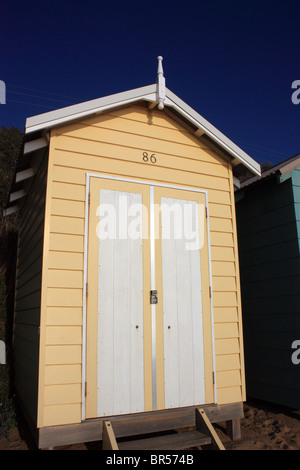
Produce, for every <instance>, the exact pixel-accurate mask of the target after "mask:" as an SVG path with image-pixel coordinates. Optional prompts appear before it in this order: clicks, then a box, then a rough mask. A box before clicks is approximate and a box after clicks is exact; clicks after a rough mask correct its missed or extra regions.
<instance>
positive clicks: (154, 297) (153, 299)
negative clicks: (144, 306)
mask: <svg viewBox="0 0 300 470" xmlns="http://www.w3.org/2000/svg"><path fill="white" fill-rule="evenodd" d="M157 303H158V297H157V290H151V291H150V304H152V305H153V304H157Z"/></svg>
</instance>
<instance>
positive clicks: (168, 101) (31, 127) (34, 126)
mask: <svg viewBox="0 0 300 470" xmlns="http://www.w3.org/2000/svg"><path fill="white" fill-rule="evenodd" d="M137 101H149V102H150V103H151V105H150V107H151V108H153V107H154V106H156V104H158V95H157V84H154V85H148V86H145V87H141V88H136V89H134V90H129V91H125V92H122V93H117V94H115V95H109V96H106V97H104V98H98V99H96V100H92V101H86V102H84V103H80V104H76V105H73V106H68V107H66V108H62V109H58V110H55V111H50V112H49V113H44V114H40V115H38V116H33V117H31V118H28V119H27V120H26V128H25V133H26V134H27V135H28V134H30V133H32V132H36V131H41V130H45V129H50V128H52V127H54V126H58V125H62V124H66V123H69V122H72V121H74V120H77V119H82V118H84V117H88V116H91V115H94V114H97V113H100V112H104V111H108V110H109V109H113V108H116V107H119V106H125V105H128V104H131V103H134V102H137ZM164 106H165V107H169V108H171V109H172V108H173V109H175V110H176V111H177V112H178V113H179V114H181V115H182V116H183V117H184V118H185V119H187V120H188V121H190V122H191V123H192V124H193V125H194V126H196V127H197V131H196V135H197V134H198V136H199V137H200V136H201V135H203V134H206V135H207V136H209V137H210V138H211V139H212V140H213V141H214V142H216V143H217V144H218V145H219V146H221V147H222V148H223V149H224V150H226V151H227V152H228V153H229V154H230V155H232V157H233V158H234V159H235V162H236V161H238V162H239V163H242V164H243V165H245V166H246V167H247V168H249V169H250V170H251V171H252V172H253V173H254V174H255V175H259V176H260V174H261V170H260V165H259V164H258V163H257V162H256V161H255V160H253V159H252V158H251V157H250V156H249V155H248V154H246V153H245V152H244V151H243V150H242V149H240V148H239V147H238V146H237V145H235V144H234V143H233V142H232V141H231V140H230V139H228V138H227V137H226V136H225V135H224V134H222V132H220V131H218V129H216V128H215V127H214V126H213V125H212V124H210V123H209V122H208V121H207V120H206V119H204V118H203V117H202V116H201V115H200V114H198V113H197V112H196V111H195V110H194V109H193V108H191V107H190V106H189V105H188V104H186V103H185V102H184V101H182V100H181V99H180V98H178V96H176V95H175V94H174V93H172V92H171V91H170V90H169V89H168V88H166V89H165V99H164Z"/></svg>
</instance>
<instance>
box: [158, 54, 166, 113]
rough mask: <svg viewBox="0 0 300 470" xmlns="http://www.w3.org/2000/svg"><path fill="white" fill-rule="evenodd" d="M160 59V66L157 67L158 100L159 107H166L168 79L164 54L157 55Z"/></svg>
mask: <svg viewBox="0 0 300 470" xmlns="http://www.w3.org/2000/svg"><path fill="white" fill-rule="evenodd" d="M157 60H158V68H157V92H156V94H157V101H158V109H164V101H165V99H166V90H165V87H166V80H165V77H164V71H163V66H162V60H163V58H162V56H160V55H159V56H158V57H157Z"/></svg>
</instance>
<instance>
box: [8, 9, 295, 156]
mask: <svg viewBox="0 0 300 470" xmlns="http://www.w3.org/2000/svg"><path fill="white" fill-rule="evenodd" d="M0 17H1V27H0V39H1V55H0V80H3V81H4V82H5V83H6V91H7V95H6V104H5V105H3V104H1V105H0V126H6V127H11V126H16V127H18V128H19V129H21V130H24V126H25V119H26V117H29V116H33V115H36V114H40V113H43V112H46V111H50V110H51V109H57V108H61V107H64V106H68V105H70V104H74V103H78V102H82V101H86V100H90V99H94V98H99V97H101V96H106V95H109V94H113V93H118V92H121V91H125V90H130V89H133V88H137V87H140V86H144V85H149V84H152V83H154V82H155V80H156V68H157V60H156V58H157V56H158V55H162V56H163V57H164V61H163V66H164V72H165V77H166V85H167V87H168V88H169V89H170V90H171V91H173V92H174V93H175V94H176V95H178V96H179V97H180V98H181V99H182V100H184V101H185V102H186V103H188V104H189V105H190V106H191V107H192V108H194V109H195V110H196V111H197V112H198V113H200V114H201V115H202V116H203V117H205V118H206V119H207V120H208V121H209V122H211V123H212V124H213V125H214V126H216V127H217V128H218V129H219V130H220V131H222V132H223V133H224V134H225V135H227V137H229V138H230V139H232V140H233V141H234V142H235V143H236V144H237V145H239V146H240V147H241V148H242V149H243V150H245V151H246V152H247V153H248V154H249V155H251V156H252V157H253V158H254V159H256V160H258V161H259V162H261V161H267V160H268V161H272V162H273V163H276V162H279V161H282V160H284V159H286V158H288V157H291V156H293V155H295V154H297V153H300V104H299V105H294V104H293V103H292V101H291V95H292V92H293V90H292V89H291V84H292V82H293V81H294V80H300V27H299V21H300V1H299V0H260V1H257V0H253V1H249V0H245V1H242V0H210V1H207V0H206V1H202V0H182V1H178V0H173V1H164V0H160V1H157V0H152V1H151V2H150V1H147V2H146V1H143V0H139V1H136V0H133V1H130V0H123V1H120V0H106V1H102V0H100V1H90V0H85V1H80V2H79V1H77V0H73V1H59V2H58V1H56V0H51V1H47V0H44V1H42V2H38V1H35V2H33V1H30V0H28V1H13V0H12V1H11V2H8V1H6V2H2V5H1V9H0Z"/></svg>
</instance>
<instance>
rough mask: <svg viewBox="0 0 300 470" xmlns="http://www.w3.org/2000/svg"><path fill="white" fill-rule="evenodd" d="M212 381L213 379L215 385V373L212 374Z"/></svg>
mask: <svg viewBox="0 0 300 470" xmlns="http://www.w3.org/2000/svg"><path fill="white" fill-rule="evenodd" d="M212 379H213V384H214V385H215V383H216V381H215V373H214V372H213V373H212Z"/></svg>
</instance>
